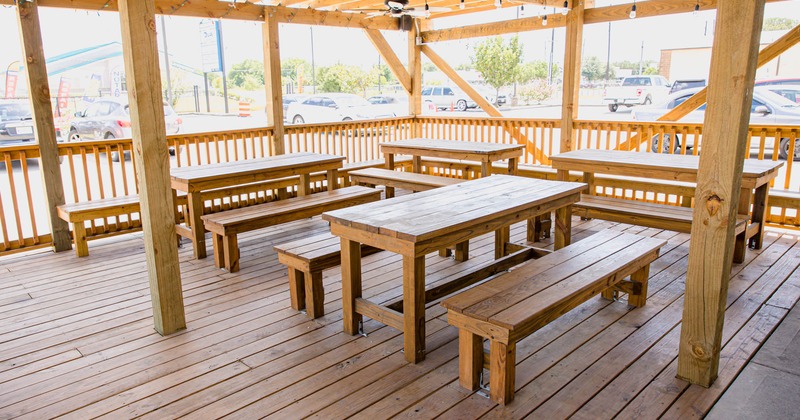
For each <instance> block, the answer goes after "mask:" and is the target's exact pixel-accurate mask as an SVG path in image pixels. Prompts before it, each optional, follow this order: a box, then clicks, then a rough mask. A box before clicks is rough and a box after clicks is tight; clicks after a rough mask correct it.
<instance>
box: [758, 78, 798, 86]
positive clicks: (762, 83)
mask: <svg viewBox="0 0 800 420" xmlns="http://www.w3.org/2000/svg"><path fill="white" fill-rule="evenodd" d="M755 85H756V86H771V85H800V77H786V78H782V79H763V80H756V82H755Z"/></svg>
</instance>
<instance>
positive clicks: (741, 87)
mask: <svg viewBox="0 0 800 420" xmlns="http://www.w3.org/2000/svg"><path fill="white" fill-rule="evenodd" d="M763 20H764V0H726V1H724V2H721V3H720V5H719V9H718V10H717V25H716V31H715V34H716V36H715V37H714V46H713V49H712V53H711V69H710V73H709V80H711V81H712V83H711V84H710V85H709V90H708V107H707V109H706V115H705V121H704V127H705V129H704V130H703V132H704V133H705V134H704V137H703V153H702V154H700V168H699V171H698V177H697V189H696V191H695V203H696V205H695V208H694V221H693V223H692V241H691V244H690V245H689V268H688V271H687V274H686V294H685V300H684V304H683V323H682V325H681V340H680V347H679V354H678V378H681V379H685V380H687V381H689V382H692V383H694V384H698V385H701V386H704V387H708V386H711V384H712V383H713V382H714V380H715V379H716V377H717V372H718V369H719V356H720V348H721V342H722V327H723V324H724V319H725V308H726V306H727V305H726V302H727V294H728V282H729V281H730V272H731V264H732V261H733V248H734V246H733V245H734V223H729V222H728V221H729V220H736V215H737V212H738V211H739V207H740V204H739V203H738V201H739V195H740V187H741V182H742V167H743V165H744V158H745V156H746V154H747V151H748V149H749V138H748V135H747V130H748V124H749V120H750V107H751V103H752V99H753V89H752V86H753V81H754V79H755V74H756V62H757V56H758V44H759V37H760V35H761V24H762V22H763ZM732 140H733V141H732ZM732 144H733V145H735V147H731V145H732ZM748 197H749V195H748ZM746 207H747V208H749V207H750V203H749V200H748V203H747V206H746Z"/></svg>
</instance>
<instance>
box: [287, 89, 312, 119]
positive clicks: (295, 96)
mask: <svg viewBox="0 0 800 420" xmlns="http://www.w3.org/2000/svg"><path fill="white" fill-rule="evenodd" d="M306 98H308V95H305V94H302V93H288V94H286V95H283V98H282V99H283V122H289V118H288V117H287V116H286V111H288V110H289V105H291V104H293V103H295V102H298V101H303V100H304V99H306Z"/></svg>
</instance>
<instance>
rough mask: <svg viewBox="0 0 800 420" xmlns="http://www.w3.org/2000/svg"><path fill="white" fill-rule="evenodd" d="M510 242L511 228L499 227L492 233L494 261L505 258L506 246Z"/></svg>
mask: <svg viewBox="0 0 800 420" xmlns="http://www.w3.org/2000/svg"><path fill="white" fill-rule="evenodd" d="M510 240H511V227H510V226H506V227H501V228H500V229H497V230H496V231H494V259H496V260H499V259H500V258H503V257H505V256H506V244H507V243H508V242H509V241H510Z"/></svg>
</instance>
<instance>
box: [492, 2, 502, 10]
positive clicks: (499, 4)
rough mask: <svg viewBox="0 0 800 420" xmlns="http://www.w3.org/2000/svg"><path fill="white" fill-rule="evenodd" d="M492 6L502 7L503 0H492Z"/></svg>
mask: <svg viewBox="0 0 800 420" xmlns="http://www.w3.org/2000/svg"><path fill="white" fill-rule="evenodd" d="M494 7H496V8H498V9H499V8H501V7H503V0H494Z"/></svg>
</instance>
